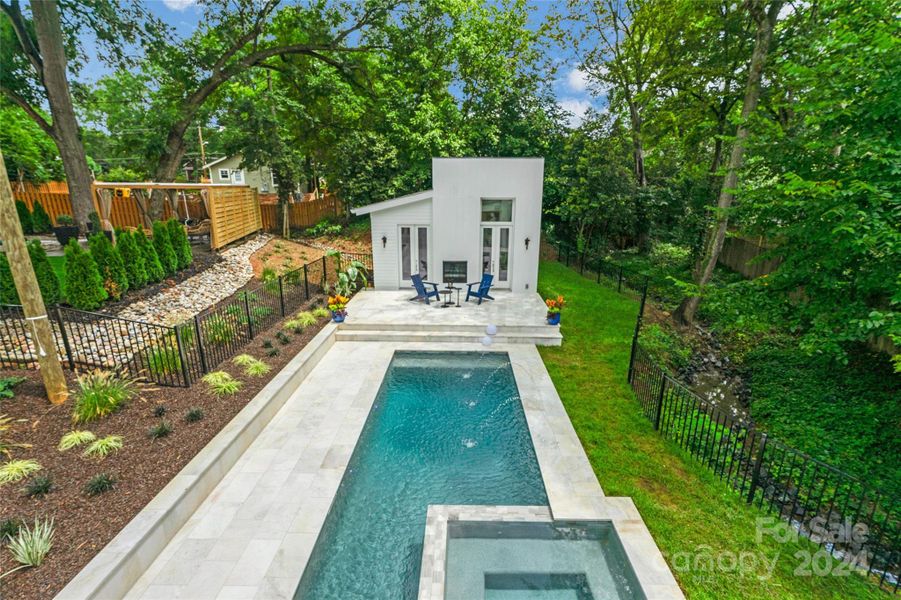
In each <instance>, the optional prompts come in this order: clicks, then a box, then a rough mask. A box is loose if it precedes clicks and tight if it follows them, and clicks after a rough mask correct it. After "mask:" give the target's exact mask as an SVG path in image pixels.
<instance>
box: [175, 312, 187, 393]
mask: <svg viewBox="0 0 901 600" xmlns="http://www.w3.org/2000/svg"><path fill="white" fill-rule="evenodd" d="M174 329H175V346H176V347H177V348H178V362H179V363H180V364H181V376H182V381H184V382H185V387H191V377H190V375H188V361H187V357H186V356H185V346H184V343H183V342H182V339H181V332H182V328H181V326H180V325H176V326H175V328H174Z"/></svg>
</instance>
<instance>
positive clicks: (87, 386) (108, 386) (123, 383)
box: [72, 369, 137, 424]
mask: <svg viewBox="0 0 901 600" xmlns="http://www.w3.org/2000/svg"><path fill="white" fill-rule="evenodd" d="M76 381H77V382H78V389H77V390H76V391H75V408H74V409H73V411H72V421H73V422H74V423H76V424H77V423H87V422H89V421H95V420H97V419H100V418H102V417H105V416H107V415H109V414H112V413H114V412H116V411H117V410H119V409H120V408H121V407H122V406H123V405H124V404H125V403H126V402H128V401H129V400H131V399H132V398H133V397H134V395H135V394H136V393H137V382H136V381H135V380H134V379H130V378H128V377H126V376H124V375H120V374H119V373H116V372H115V371H103V370H100V369H96V370H94V371H91V372H90V373H85V374H84V375H80V376H79V377H78V379H77V380H76Z"/></svg>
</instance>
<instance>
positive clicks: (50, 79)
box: [0, 0, 153, 225]
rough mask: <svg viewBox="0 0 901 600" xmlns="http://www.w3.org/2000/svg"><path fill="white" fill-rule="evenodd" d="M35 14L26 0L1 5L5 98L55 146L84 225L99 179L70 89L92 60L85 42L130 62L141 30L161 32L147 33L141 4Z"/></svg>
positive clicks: (49, 0)
mask: <svg viewBox="0 0 901 600" xmlns="http://www.w3.org/2000/svg"><path fill="white" fill-rule="evenodd" d="M30 8H31V15H30V17H29V15H27V14H26V13H24V12H23V11H22V7H21V5H20V3H19V0H9V2H4V1H2V0H0V10H2V11H3V13H4V14H5V15H6V17H7V18H6V19H4V21H3V24H2V26H0V42H2V43H0V48H2V50H0V92H2V93H3V94H4V95H5V96H7V97H8V98H9V99H10V100H11V101H12V102H13V103H15V104H16V105H18V106H19V107H20V108H21V109H22V110H24V111H25V112H26V113H27V114H28V116H29V117H31V118H32V119H33V120H34V121H35V122H36V123H37V124H38V125H39V126H40V127H41V129H42V130H43V131H44V132H45V133H46V134H47V135H48V136H50V138H51V139H53V141H54V143H55V144H56V146H57V148H58V149H59V155H60V158H61V159H62V163H63V168H64V169H65V172H66V180H67V182H68V184H69V194H70V198H71V200H72V207H73V211H74V212H75V215H74V216H75V219H76V221H77V222H78V223H79V224H80V225H84V224H85V223H87V221H88V215H89V214H90V212H91V211H92V210H93V208H92V207H93V199H92V198H91V181H92V176H91V169H90V167H89V165H88V161H87V157H86V156H85V151H84V145H83V144H82V139H81V135H80V131H79V125H78V119H77V118H76V115H75V108H74V105H73V101H72V93H71V89H70V84H69V77H70V75H71V74H72V73H75V72H77V71H78V69H79V67H80V66H81V64H82V62H83V60H84V50H83V48H82V47H81V43H80V41H79V40H80V38H79V36H81V35H84V33H85V32H86V31H91V32H93V33H94V34H95V36H96V39H97V41H98V45H99V46H100V50H101V52H100V53H99V54H100V55H101V56H106V57H107V58H108V59H109V60H122V59H123V58H124V56H125V55H124V50H123V48H124V46H125V44H126V43H127V42H129V41H133V40H135V39H136V37H135V36H136V34H137V33H138V32H139V31H147V32H149V31H153V28H152V27H148V28H147V29H146V30H142V26H143V23H144V22H145V14H144V12H143V9H142V7H141V6H140V5H137V4H135V5H129V6H126V7H122V6H119V5H118V3H116V2H113V1H111V0H88V1H85V2H68V1H66V2H58V1H57V0H42V1H40V2H32V3H31V5H30ZM61 13H62V14H61ZM147 22H148V23H150V22H152V21H147ZM45 103H46V105H47V106H49V108H50V116H51V119H50V120H49V121H48V120H47V118H46V117H45V114H44V113H43V111H42V110H41V107H42V106H44V104H45Z"/></svg>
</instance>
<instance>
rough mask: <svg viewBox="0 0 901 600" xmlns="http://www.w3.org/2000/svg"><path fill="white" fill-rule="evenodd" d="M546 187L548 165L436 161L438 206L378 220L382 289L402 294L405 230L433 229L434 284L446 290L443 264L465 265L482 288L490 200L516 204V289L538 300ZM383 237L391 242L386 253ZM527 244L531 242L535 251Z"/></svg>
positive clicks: (376, 258) (380, 212) (429, 201)
mask: <svg viewBox="0 0 901 600" xmlns="http://www.w3.org/2000/svg"><path fill="white" fill-rule="evenodd" d="M543 185H544V159H543V158H434V159H432V192H431V194H430V196H431V197H430V198H425V199H421V200H416V201H415V202H411V203H409V204H404V205H402V206H395V207H393V208H386V209H376V210H375V211H374V212H372V213H370V218H371V219H372V248H373V267H374V269H375V277H374V283H375V287H376V289H397V288H398V287H400V286H401V283H400V274H399V272H400V259H399V251H398V245H399V235H400V233H399V229H398V226H399V225H401V224H403V225H426V224H428V225H431V228H430V234H429V277H428V279H429V280H431V281H435V282H438V283H440V282H441V269H442V262H443V261H445V260H455V261H461V260H465V261H466V263H467V278H468V280H469V281H478V280H479V279H480V278H481V276H482V268H481V224H482V220H481V217H482V213H481V208H482V199H483V198H488V199H512V200H513V231H512V236H511V240H510V253H511V259H510V260H511V264H510V282H511V286H510V288H511V290H512V291H514V292H525V291H528V292H534V291H535V290H536V287H537V285H538V248H539V243H538V242H539V238H540V232H541V200H542V195H543ZM392 202H393V201H392ZM374 208H375V207H374ZM382 236H385V237H386V238H387V242H386V244H385V247H384V248H383V247H382ZM526 238H529V240H530V243H529V248H528V249H526V247H525V239H526Z"/></svg>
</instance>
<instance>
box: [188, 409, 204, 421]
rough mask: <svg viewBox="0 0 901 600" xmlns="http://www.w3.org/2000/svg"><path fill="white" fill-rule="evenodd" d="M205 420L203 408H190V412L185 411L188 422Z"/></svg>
mask: <svg viewBox="0 0 901 600" xmlns="http://www.w3.org/2000/svg"><path fill="white" fill-rule="evenodd" d="M202 420H203V409H202V408H197V407H193V408H189V409H188V412H186V413H185V421H186V422H188V423H196V422H198V421H202Z"/></svg>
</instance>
